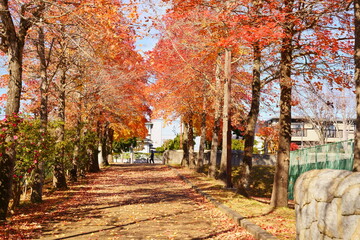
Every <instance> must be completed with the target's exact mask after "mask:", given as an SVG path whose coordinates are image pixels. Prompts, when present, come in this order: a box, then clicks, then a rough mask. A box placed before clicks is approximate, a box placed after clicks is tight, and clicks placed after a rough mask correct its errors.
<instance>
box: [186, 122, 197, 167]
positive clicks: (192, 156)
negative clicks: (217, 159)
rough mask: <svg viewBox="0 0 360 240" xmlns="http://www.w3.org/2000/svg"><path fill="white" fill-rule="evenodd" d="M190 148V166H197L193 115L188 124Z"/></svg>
mask: <svg viewBox="0 0 360 240" xmlns="http://www.w3.org/2000/svg"><path fill="white" fill-rule="evenodd" d="M188 132H189V133H188V145H189V146H188V149H189V161H190V168H195V167H196V162H195V160H196V159H195V152H194V145H195V143H194V127H193V120H192V115H191V118H190V120H189V126H188Z"/></svg>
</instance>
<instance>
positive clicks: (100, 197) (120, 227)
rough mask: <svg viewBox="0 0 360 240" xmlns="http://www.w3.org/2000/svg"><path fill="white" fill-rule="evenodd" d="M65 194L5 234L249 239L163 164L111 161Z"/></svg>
mask: <svg viewBox="0 0 360 240" xmlns="http://www.w3.org/2000/svg"><path fill="white" fill-rule="evenodd" d="M68 194H70V195H69V196H67V197H66V198H64V195H61V194H59V192H55V193H53V194H51V195H50V197H46V198H45V203H44V204H43V205H39V209H36V207H35V208H34V207H31V208H30V209H29V210H28V211H29V212H28V213H25V214H23V216H21V215H20V216H17V217H13V220H12V221H13V222H12V223H10V224H9V225H12V230H10V231H9V230H8V231H7V234H9V232H11V234H13V235H12V236H13V237H14V236H19V232H17V231H21V228H24V229H23V230H22V231H23V232H22V234H23V236H22V237H24V238H38V237H39V238H40V239H253V238H252V236H251V235H250V234H249V233H247V232H246V231H245V230H244V229H242V228H240V227H238V226H237V225H236V224H235V223H234V222H232V221H231V220H230V219H228V218H227V217H226V216H225V215H224V214H223V213H221V212H220V211H219V210H218V209H217V208H215V207H214V206H213V205H212V204H210V203H208V202H207V201H206V200H204V198H203V197H201V196H200V195H198V194H197V193H195V192H194V191H193V190H192V189H191V188H190V186H189V185H187V184H186V183H184V182H183V181H182V180H181V179H180V178H179V177H178V176H177V175H176V173H175V172H174V170H171V169H169V168H168V167H166V166H163V165H113V166H111V167H110V168H106V169H103V171H102V172H101V173H96V174H91V175H89V176H88V177H87V178H86V181H85V183H80V184H77V185H73V186H70V191H69V193H68ZM49 203H50V204H49ZM21 211H22V212H24V209H22V210H21ZM25 211H27V210H25ZM25 215H26V217H25ZM25 226H28V228H29V229H31V228H32V230H31V231H28V232H26V231H27V230H26V229H25V228H26V227H25ZM0 233H1V232H0ZM1 234H4V232H2V233H1ZM8 237H9V238H10V239H13V238H12V237H11V235H8Z"/></svg>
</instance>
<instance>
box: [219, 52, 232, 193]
mask: <svg viewBox="0 0 360 240" xmlns="http://www.w3.org/2000/svg"><path fill="white" fill-rule="evenodd" d="M224 71H225V76H224V108H223V141H222V155H221V164H220V178H222V179H224V180H225V182H226V186H227V187H228V188H230V187H232V180H231V172H232V169H231V168H232V165H231V51H230V50H229V49H225V65H224Z"/></svg>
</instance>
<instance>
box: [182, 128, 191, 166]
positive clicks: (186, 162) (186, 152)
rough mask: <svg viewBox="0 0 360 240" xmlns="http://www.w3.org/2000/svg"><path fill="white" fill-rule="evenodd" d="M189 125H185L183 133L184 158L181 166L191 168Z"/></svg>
mask: <svg viewBox="0 0 360 240" xmlns="http://www.w3.org/2000/svg"><path fill="white" fill-rule="evenodd" d="M188 128H189V125H188V124H187V123H184V132H183V158H182V160H181V166H183V167H184V166H186V167H189V165H190V160H189V136H188V134H189V130H188Z"/></svg>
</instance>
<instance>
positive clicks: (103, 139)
mask: <svg viewBox="0 0 360 240" xmlns="http://www.w3.org/2000/svg"><path fill="white" fill-rule="evenodd" d="M108 129H109V125H108V123H106V124H105V127H104V128H103V129H102V131H101V132H102V133H101V138H100V139H101V156H102V165H103V166H109V162H108V154H109V153H108V149H109V148H108V145H107V144H108V137H109V136H108V133H109V131H108Z"/></svg>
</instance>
